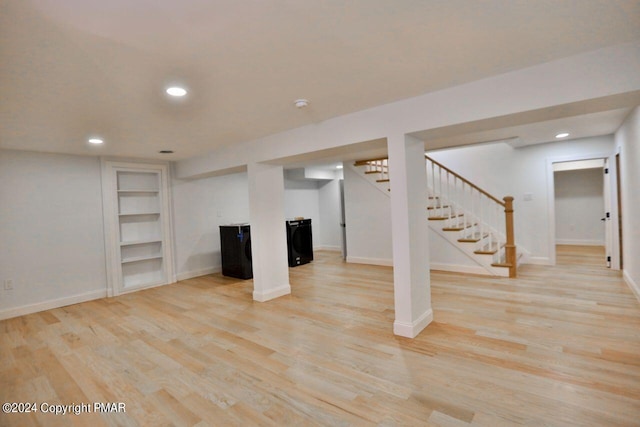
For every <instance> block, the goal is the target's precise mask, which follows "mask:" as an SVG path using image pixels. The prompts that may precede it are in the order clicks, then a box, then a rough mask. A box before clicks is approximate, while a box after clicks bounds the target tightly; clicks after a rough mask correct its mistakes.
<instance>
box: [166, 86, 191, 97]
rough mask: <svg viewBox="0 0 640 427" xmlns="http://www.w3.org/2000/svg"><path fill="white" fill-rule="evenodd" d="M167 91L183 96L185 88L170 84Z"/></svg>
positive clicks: (185, 91) (173, 94)
mask: <svg viewBox="0 0 640 427" xmlns="http://www.w3.org/2000/svg"><path fill="white" fill-rule="evenodd" d="M167 93H168V94H169V95H171V96H178V97H179V96H185V95H186V94H187V90H186V89H185V88H183V87H179V86H171V87H169V88H167Z"/></svg>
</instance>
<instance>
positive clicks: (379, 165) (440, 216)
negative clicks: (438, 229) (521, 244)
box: [354, 155, 517, 277]
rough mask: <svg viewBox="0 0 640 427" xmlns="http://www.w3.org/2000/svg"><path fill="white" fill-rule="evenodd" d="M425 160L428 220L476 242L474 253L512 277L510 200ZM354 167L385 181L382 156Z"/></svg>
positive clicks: (386, 167) (513, 250) (386, 174)
mask: <svg viewBox="0 0 640 427" xmlns="http://www.w3.org/2000/svg"><path fill="white" fill-rule="evenodd" d="M425 159H426V168H427V187H428V190H429V203H428V217H429V219H431V220H443V221H447V223H446V226H445V228H444V229H445V230H447V231H460V233H461V236H462V237H461V240H462V241H466V242H477V243H478V249H477V250H476V251H475V253H477V254H488V255H494V263H495V264H499V265H504V266H508V268H509V277H516V268H517V267H516V247H515V243H514V241H515V239H514V235H513V197H511V196H506V197H504V198H503V200H500V199H498V198H497V197H495V196H493V195H491V194H490V193H488V192H486V191H485V190H483V189H481V188H480V187H478V186H477V185H475V184H473V183H472V182H470V181H469V180H467V179H465V178H463V177H462V176H460V175H458V174H457V173H455V172H453V171H452V170H451V169H449V168H447V167H446V166H443V165H442V164H440V163H438V162H437V161H435V160H434V159H432V158H430V157H429V156H426V155H425ZM354 165H355V166H364V167H365V174H375V178H376V181H377V182H388V181H389V164H388V160H387V158H386V157H385V158H378V159H369V160H359V161H357V162H355V163H354ZM501 211H504V213H501Z"/></svg>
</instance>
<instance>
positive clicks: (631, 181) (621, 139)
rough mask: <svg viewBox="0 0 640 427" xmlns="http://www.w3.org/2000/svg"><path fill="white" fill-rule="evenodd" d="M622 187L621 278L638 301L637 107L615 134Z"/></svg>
mask: <svg viewBox="0 0 640 427" xmlns="http://www.w3.org/2000/svg"><path fill="white" fill-rule="evenodd" d="M616 146H617V149H619V150H620V169H621V177H620V178H621V185H622V232H623V238H622V245H623V266H622V268H623V272H624V277H625V279H626V281H627V283H629V285H630V286H631V288H632V289H633V290H634V291H635V293H636V296H637V297H638V299H640V262H638V261H639V260H640V215H639V214H638V211H639V210H640V188H639V185H640V107H636V108H635V109H634V110H633V111H632V112H631V114H630V115H629V117H627V119H626V120H625V122H624V123H623V125H622V126H621V127H620V129H618V132H616Z"/></svg>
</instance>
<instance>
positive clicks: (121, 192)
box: [118, 189, 160, 194]
mask: <svg viewBox="0 0 640 427" xmlns="http://www.w3.org/2000/svg"><path fill="white" fill-rule="evenodd" d="M159 192H160V190H145V189H139V190H118V193H120V194H129V193H131V194H135V193H142V194H145V193H149V194H158V193H159Z"/></svg>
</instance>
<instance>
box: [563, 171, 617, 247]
mask: <svg viewBox="0 0 640 427" xmlns="http://www.w3.org/2000/svg"><path fill="white" fill-rule="evenodd" d="M603 174H604V171H603V170H602V168H592V169H580V170H567V171H562V172H555V173H554V186H555V212H556V243H557V244H564V245H601V246H604V244H605V228H604V222H602V221H601V218H603V217H604V215H605V207H604V179H603Z"/></svg>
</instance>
